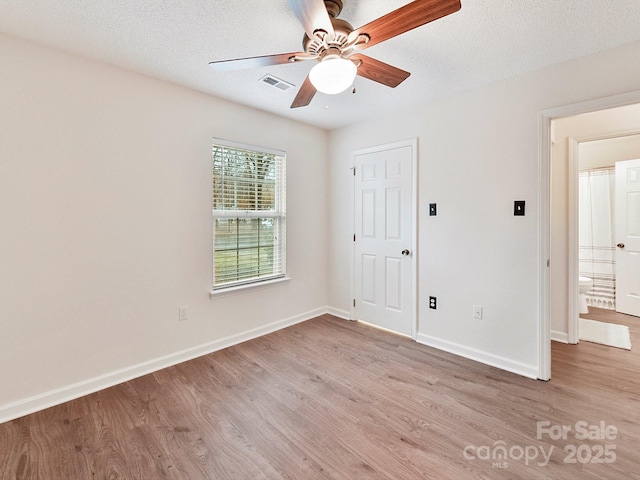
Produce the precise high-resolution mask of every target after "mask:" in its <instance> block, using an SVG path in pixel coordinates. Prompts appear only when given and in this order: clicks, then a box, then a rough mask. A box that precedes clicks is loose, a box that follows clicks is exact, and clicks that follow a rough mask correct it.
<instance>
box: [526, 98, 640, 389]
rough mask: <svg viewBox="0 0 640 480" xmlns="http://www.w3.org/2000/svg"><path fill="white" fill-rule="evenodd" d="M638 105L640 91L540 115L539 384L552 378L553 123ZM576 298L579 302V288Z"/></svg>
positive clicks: (578, 104) (560, 108) (543, 112)
mask: <svg viewBox="0 0 640 480" xmlns="http://www.w3.org/2000/svg"><path fill="white" fill-rule="evenodd" d="M635 103H640V90H637V91H634V92H629V93H623V94H620V95H613V96H610V97H604V98H599V99H596V100H588V101H586V102H580V103H575V104H571V105H565V106H561V107H557V108H552V109H549V110H544V111H542V112H540V113H539V114H538V202H539V204H540V212H539V214H538V232H539V234H538V327H539V328H538V338H539V341H538V352H539V356H538V378H539V379H540V380H549V379H550V378H551V320H550V308H551V304H550V298H549V297H550V289H549V285H550V272H549V263H548V262H549V260H550V243H551V216H550V207H551V197H550V195H551V182H552V179H551V175H550V168H551V141H552V136H551V121H552V120H554V119H556V118H561V117H569V116H572V115H579V114H582V113H589V112H595V111H598V110H606V109H609V108H615V107H622V106H625V105H632V104H635ZM576 203H577V202H576ZM567 260H568V259H567ZM554 261H562V259H554ZM576 279H577V276H576ZM574 281H575V280H574ZM576 283H577V282H576ZM575 296H576V301H577V288H576V295H575ZM576 309H577V306H576Z"/></svg>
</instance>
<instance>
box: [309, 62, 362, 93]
mask: <svg viewBox="0 0 640 480" xmlns="http://www.w3.org/2000/svg"><path fill="white" fill-rule="evenodd" d="M357 73H358V68H357V67H356V66H355V64H354V63H353V62H352V61H351V60H348V59H346V58H342V57H341V56H339V55H327V56H326V57H324V58H323V59H322V60H321V61H320V63H318V64H317V65H315V66H314V67H313V68H312V69H311V71H310V72H309V80H310V81H311V83H312V84H313V86H314V87H315V88H316V90H318V91H319V92H322V93H326V94H328V95H335V94H337V93H341V92H344V91H345V90H346V89H347V88H349V87H350V86H351V85H353V81H354V80H355V78H356V75H357Z"/></svg>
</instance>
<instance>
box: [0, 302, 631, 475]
mask: <svg viewBox="0 0 640 480" xmlns="http://www.w3.org/2000/svg"><path fill="white" fill-rule="evenodd" d="M590 313H591V314H593V315H595V316H597V315H602V316H604V317H606V318H609V317H607V315H610V314H607V313H606V312H605V313H602V312H598V311H592V312H590ZM589 318H594V317H593V316H590V317H589ZM594 319H599V318H594ZM617 320H618V322H615V323H619V320H620V319H619V318H618V319H617ZM623 320H624V321H628V322H629V323H630V330H631V334H632V343H634V344H637V345H640V343H639V342H640V338H638V337H639V335H640V328H638V327H640V322H638V323H637V324H636V323H634V322H635V320H633V319H623ZM639 320H640V319H639ZM552 355H553V359H552V379H551V381H550V382H540V381H536V380H531V379H527V378H523V377H520V376H518V375H514V374H510V373H507V372H504V371H501V370H499V369H496V368H494V367H490V366H487V365H483V364H480V363H477V362H473V361H470V360H466V359H463V358H460V357H457V356H454V355H451V354H449V353H446V352H442V351H438V350H434V349H431V348H428V347H425V346H423V345H420V344H417V343H415V342H413V341H411V340H410V339H407V338H405V337H401V336H398V335H393V334H390V333H388V332H384V331H381V330H379V329H375V328H372V327H369V326H367V325H364V324H361V323H356V322H348V321H344V320H340V319H337V318H335V317H332V316H330V315H324V316H321V317H318V318H316V319H314V320H311V321H308V322H304V323H302V324H299V325H296V326H294V327H290V328H287V329H284V330H280V331H278V332H274V333H272V334H270V335H267V336H264V337H261V338H258V339H255V340H252V341H249V342H245V343H242V344H240V345H236V346H234V347H231V348H228V349H225V350H222V351H219V352H216V353H214V354H211V355H207V356H204V357H201V358H198V359H195V360H192V361H190V362H185V363H183V364H180V365H176V366H174V367H171V368H167V369H164V370H161V371H158V372H155V373H153V374H150V375H147V376H145V377H141V378H139V379H136V380H132V381H130V382H126V383H123V384H121V385H118V386H115V387H113V388H110V389H107V390H104V391H101V392H97V393H95V394H92V395H88V396H86V397H83V398H80V399H77V400H74V401H71V402H68V403H66V404H63V405H59V406H57V407H53V408H51V409H47V410H45V411H43V412H38V413H35V414H33V415H29V416H27V417H24V418H21V419H17V420H14V421H12V422H6V423H5V424H1V425H0V480H4V479H11V480H14V479H33V478H46V479H85V478H87V479H112V478H113V479H149V480H152V479H154V480H155V479H161V478H162V479H185V478H188V479H190V480H200V479H216V480H225V479H230V480H244V479H247V480H254V479H264V480H271V479H292V480H298V479H304V480H307V479H309V480H315V479H322V480H325V479H332V480H342V479H345V480H353V479H393V480H396V479H397V480H404V479H406V480H414V479H438V480H447V479H456V480H466V479H469V480H471V479H473V480H478V479H492V480H495V479H498V480H501V479H505V480H506V479H509V480H511V479H527V480H529V479H540V480H543V479H550V478H563V479H568V480H573V479H576V480H578V479H580V480H583V479H587V480H588V479H594V480H595V479H619V478H624V479H640V474H639V473H638V468H637V466H638V464H640V454H639V453H638V451H639V450H640V428H639V425H640V409H639V408H638V405H639V403H638V402H639V401H640V380H639V378H638V377H639V376H638V374H637V372H638V370H639V369H640V355H639V354H638V352H637V351H636V350H632V351H624V350H620V349H615V348H610V347H604V346H602V345H596V344H590V343H588V342H581V343H580V344H579V345H563V344H557V343H553V345H552ZM544 421H546V422H548V425H551V426H562V425H569V426H571V429H572V430H571V433H569V434H568V435H567V436H566V438H551V437H550V435H548V434H544V435H542V436H539V435H538V434H537V423H536V422H544ZM580 421H583V422H585V424H586V425H588V426H595V425H599V424H600V422H605V423H606V424H607V425H611V426H614V427H615V428H616V429H617V431H618V432H617V435H616V438H615V439H613V440H602V439H598V438H587V439H577V438H576V437H575V434H576V432H575V429H576V422H580ZM607 443H608V444H610V445H612V446H613V447H614V450H613V451H614V452H615V454H616V458H615V461H611V462H608V463H593V462H591V457H592V456H594V455H595V453H597V451H598V449H599V448H600V447H604V445H605V444H607ZM572 445H573V446H574V447H576V449H577V448H578V447H579V448H581V455H582V457H579V459H581V460H580V461H577V460H576V461H575V463H567V459H568V461H571V460H572V458H571V457H569V453H570V448H571V446H572ZM500 446H504V447H505V448H507V453H508V455H509V456H508V458H506V459H505V460H504V461H498V460H500V458H485V457H486V456H483V455H484V454H483V452H485V453H486V452H489V453H488V454H489V456H490V457H491V453H495V452H499V450H496V448H497V447H500ZM483 449H484V450H483ZM492 449H493V450H492ZM527 449H528V450H527ZM534 449H535V453H536V458H525V456H524V455H525V451H527V452H528V455H533V453H534ZM541 449H542V450H541ZM567 449H569V451H568V450H567ZM542 451H544V452H550V456H549V458H548V463H544V464H540V463H541V462H542V460H543V457H542V453H541V452H542ZM465 452H467V455H465ZM469 452H473V453H474V456H475V457H476V458H468V454H469ZM520 453H521V454H522V455H521V456H520V457H518V455H519V454H520ZM587 455H588V456H589V459H588V460H589V461H586V460H585V459H587V457H586V456H587ZM478 457H482V458H478ZM568 457H569V458H568ZM575 458H576V457H574V458H573V459H574V460H575Z"/></svg>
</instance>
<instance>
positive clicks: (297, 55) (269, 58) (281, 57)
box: [209, 52, 314, 72]
mask: <svg viewBox="0 0 640 480" xmlns="http://www.w3.org/2000/svg"><path fill="white" fill-rule="evenodd" d="M306 57H309V58H314V57H311V56H310V55H309V54H307V53H304V52H294V53H279V54H277V55H265V56H262V57H248V58H234V59H233V60H221V61H218V62H210V63H209V66H210V67H211V68H213V69H214V70H215V71H216V72H230V71H233V70H243V69H245V68H256V67H269V66H271V65H280V64H283V63H291V62H292V61H296V60H305V59H306ZM292 59H293V60H292Z"/></svg>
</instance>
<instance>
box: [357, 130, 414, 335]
mask: <svg viewBox="0 0 640 480" xmlns="http://www.w3.org/2000/svg"><path fill="white" fill-rule="evenodd" d="M402 147H411V210H412V212H411V237H412V238H411V247H410V248H411V251H412V254H411V284H412V285H411V307H410V310H411V338H413V339H414V340H415V339H416V337H417V334H418V249H417V246H418V138H417V137H414V138H409V139H407V140H400V141H398V142H393V143H385V144H381V145H374V146H372V147H367V148H361V149H358V150H353V151H352V152H351V157H350V160H349V175H350V176H351V181H350V182H349V184H350V189H351V192H350V195H349V225H350V227H351V229H352V233H351V236H354V235H355V233H353V232H355V231H356V229H355V225H356V216H355V194H356V178H355V162H356V156H358V155H366V154H368V153H376V152H382V151H385V150H393V149H396V148H402ZM349 240H350V241H349V243H350V248H349V295H350V298H351V299H353V300H352V301H351V307H350V309H349V319H350V320H356V306H355V298H356V269H355V264H356V262H355V242H354V241H353V238H350V239H349ZM394 333H395V332H394Z"/></svg>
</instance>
